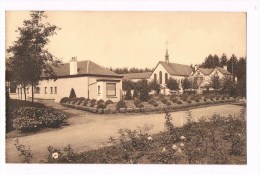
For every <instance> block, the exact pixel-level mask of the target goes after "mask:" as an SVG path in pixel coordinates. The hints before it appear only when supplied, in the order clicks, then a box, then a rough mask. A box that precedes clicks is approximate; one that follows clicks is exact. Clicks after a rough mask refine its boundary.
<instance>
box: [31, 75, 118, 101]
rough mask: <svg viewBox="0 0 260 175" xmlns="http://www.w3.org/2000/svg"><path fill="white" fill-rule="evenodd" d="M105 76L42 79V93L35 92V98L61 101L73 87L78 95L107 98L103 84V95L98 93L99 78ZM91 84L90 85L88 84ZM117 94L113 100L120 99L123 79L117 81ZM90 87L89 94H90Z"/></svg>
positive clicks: (40, 83)
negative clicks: (55, 88)
mask: <svg viewBox="0 0 260 175" xmlns="http://www.w3.org/2000/svg"><path fill="white" fill-rule="evenodd" d="M101 78H104V77H73V78H60V79H57V80H56V81H54V80H49V81H48V80H42V81H40V82H39V87H40V93H39V94H34V98H39V99H54V100H55V102H59V101H60V99H61V98H63V97H69V95H70V91H71V89H72V88H73V89H74V90H75V93H76V96H77V97H85V98H88V97H89V98H90V99H98V98H99V99H101V98H102V99H103V100H106V99H107V98H106V96H105V92H106V91H105V90H106V89H105V87H104V85H103V84H102V88H101V93H102V96H98V94H97V81H96V80H97V79H101ZM106 79H119V80H121V78H106ZM88 84H89V86H88ZM45 87H47V93H46V94H45V92H44V91H45ZM51 87H53V93H52V94H51V93H50V91H51V90H50V88H51ZM54 87H57V94H54ZM116 88H117V94H116V95H117V96H116V97H115V98H113V101H118V100H120V91H121V90H122V81H120V82H117V87H116ZM88 89H89V94H88ZM27 96H28V97H31V96H32V95H31V88H29V93H28V94H27Z"/></svg>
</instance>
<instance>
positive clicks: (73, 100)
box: [71, 97, 79, 104]
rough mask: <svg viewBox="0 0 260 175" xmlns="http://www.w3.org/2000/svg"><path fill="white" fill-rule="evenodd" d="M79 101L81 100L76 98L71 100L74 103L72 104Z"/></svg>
mask: <svg viewBox="0 0 260 175" xmlns="http://www.w3.org/2000/svg"><path fill="white" fill-rule="evenodd" d="M78 100H79V98H77V97H74V98H72V99H71V103H72V104H75V103H76V102H77V101H78Z"/></svg>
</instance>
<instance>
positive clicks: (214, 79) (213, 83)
mask: <svg viewBox="0 0 260 175" xmlns="http://www.w3.org/2000/svg"><path fill="white" fill-rule="evenodd" d="M210 87H211V88H213V89H215V90H217V94H218V90H219V89H220V87H221V82H220V78H219V76H215V75H214V76H211V78H210Z"/></svg>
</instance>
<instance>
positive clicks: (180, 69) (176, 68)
mask: <svg viewBox="0 0 260 175" xmlns="http://www.w3.org/2000/svg"><path fill="white" fill-rule="evenodd" d="M159 63H161V65H162V66H163V67H164V68H165V69H166V71H167V72H168V73H169V74H170V75H177V76H190V74H191V73H192V69H191V67H190V66H188V65H184V64H177V63H167V62H165V61H160V62H159Z"/></svg>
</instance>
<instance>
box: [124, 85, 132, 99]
mask: <svg viewBox="0 0 260 175" xmlns="http://www.w3.org/2000/svg"><path fill="white" fill-rule="evenodd" d="M125 100H132V94H131V89H130V88H129V89H127V91H126V95H125Z"/></svg>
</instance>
